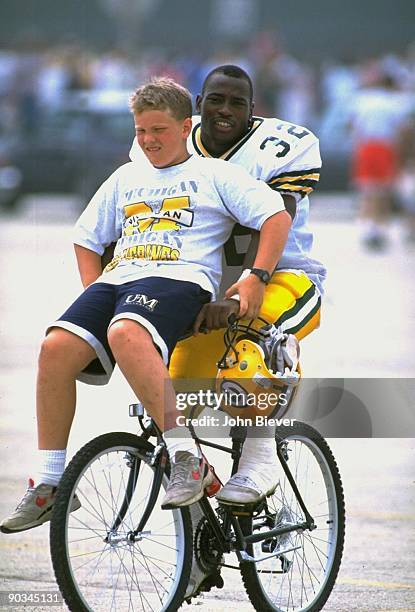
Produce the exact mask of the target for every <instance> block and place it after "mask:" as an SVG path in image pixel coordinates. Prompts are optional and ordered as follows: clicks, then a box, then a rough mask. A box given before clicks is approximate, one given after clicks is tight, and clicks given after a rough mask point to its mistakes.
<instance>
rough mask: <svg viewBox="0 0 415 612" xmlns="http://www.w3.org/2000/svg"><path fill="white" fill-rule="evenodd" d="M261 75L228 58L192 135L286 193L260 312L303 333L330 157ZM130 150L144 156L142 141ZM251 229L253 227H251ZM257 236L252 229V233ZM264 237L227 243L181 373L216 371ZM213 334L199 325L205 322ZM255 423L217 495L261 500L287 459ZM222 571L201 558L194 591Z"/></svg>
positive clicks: (176, 369) (309, 319)
mask: <svg viewBox="0 0 415 612" xmlns="http://www.w3.org/2000/svg"><path fill="white" fill-rule="evenodd" d="M253 97H254V96H253V85H252V81H251V79H250V77H249V75H248V74H247V73H246V72H245V71H244V70H242V69H241V68H240V67H238V66H234V65H222V66H218V67H216V68H214V69H213V70H212V71H211V72H210V73H209V74H208V75H207V77H206V78H205V81H204V83H203V86H202V91H201V93H200V94H199V95H198V96H197V97H196V112H197V113H198V114H197V115H195V116H194V117H193V127H192V131H191V134H190V135H189V138H188V150H189V152H190V153H193V154H194V155H200V156H202V157H216V158H221V159H224V160H227V161H228V162H229V163H232V164H239V165H241V166H243V167H244V168H246V169H247V170H248V171H249V172H250V174H252V175H253V176H254V177H255V178H257V179H259V180H261V181H264V182H265V183H266V184H267V185H268V186H269V188H270V189H273V190H276V191H277V192H278V193H280V194H281V195H282V197H283V200H284V204H285V207H286V210H287V211H288V212H289V213H290V215H291V217H292V225H291V229H290V232H289V236H288V240H287V242H286V245H285V249H284V251H283V255H282V257H281V259H280V261H279V263H278V266H277V268H276V270H275V272H274V273H273V274H272V276H271V278H270V279H268V278H267V276H266V275H262V274H261V272H257V273H258V274H259V275H260V276H262V281H263V282H264V283H266V287H265V297H264V301H263V304H262V308H261V311H260V316H261V317H262V318H264V319H266V320H267V321H269V322H272V323H274V324H275V325H276V326H277V327H279V328H280V330H281V331H282V332H285V333H287V334H294V335H295V336H296V338H297V339H298V340H301V339H302V338H304V337H305V336H306V335H308V334H309V333H310V332H311V331H313V330H314V329H316V328H317V327H318V326H319V323H320V306H321V295H322V290H323V288H322V284H323V281H324V279H325V276H326V270H325V267H324V266H323V265H322V264H321V263H320V262H318V261H316V260H315V259H313V258H312V257H311V255H310V252H311V249H312V244H313V236H312V233H311V231H310V230H309V228H308V216H309V195H310V193H311V192H312V191H313V189H314V187H315V186H316V185H317V183H318V180H319V176H320V167H321V158H320V152H319V144H318V139H317V138H316V136H315V135H314V134H313V133H312V132H311V131H310V130H308V129H307V128H305V127H302V126H299V125H295V124H293V123H290V122H287V121H282V120H281V119H277V118H264V117H257V116H255V115H254V100H253ZM130 157H131V158H132V159H137V158H141V157H142V158H143V163H146V160H145V158H144V156H143V155H142V153H141V150H140V149H139V147H138V145H137V143H136V141H134V142H133V145H132V148H131V151H130ZM247 234H248V235H247ZM248 236H251V238H250V239H249V237H248ZM257 244H258V240H257V235H256V233H255V232H251V231H250V230H246V229H245V228H244V227H241V226H236V228H235V230H234V232H233V234H232V236H231V238H230V239H229V241H228V243H227V244H226V246H225V249H224V259H225V262H224V266H223V277H222V287H223V288H225V287H230V288H229V290H228V291H227V292H226V294H225V296H224V297H223V299H219V300H218V301H216V302H211V303H209V304H207V305H205V306H204V307H203V308H202V310H201V312H200V314H199V317H198V318H197V320H196V324H195V329H194V331H195V335H194V336H192V337H191V338H189V339H186V340H183V341H182V342H179V343H178V344H177V345H176V349H175V351H174V352H173V355H172V359H171V362H170V367H169V371H170V374H171V376H172V378H174V379H212V378H215V376H216V372H217V369H216V363H217V361H218V360H219V359H220V357H221V356H222V354H223V350H224V345H223V328H224V327H226V326H227V321H228V316H229V314H230V313H232V312H234V313H237V312H238V310H239V304H238V302H237V301H236V300H235V298H237V295H236V294H235V289H234V287H232V286H230V284H231V281H233V280H236V279H237V278H238V276H239V275H240V274H241V272H242V274H245V275H246V274H249V270H250V268H251V266H252V263H253V261H254V257H255V253H256V246H257ZM203 328H204V329H205V330H210V333H209V334H199V331H201V330H202V329H203ZM254 429H255V428H251V431H248V437H247V439H246V440H245V443H244V446H243V451H242V456H241V460H240V462H239V469H238V472H237V473H236V474H235V475H234V476H233V477H232V478H231V479H230V480H229V481H228V482H227V483H226V484H225V486H224V487H223V488H222V490H221V491H220V492H219V493H218V494H217V495H216V497H217V498H218V499H220V501H221V502H222V503H230V504H233V503H255V502H256V501H258V500H260V499H261V498H263V497H264V496H265V495H267V494H268V493H269V492H270V491H273V490H274V489H275V487H276V485H277V482H278V473H279V462H278V459H277V453H276V444H275V440H274V435H275V431H274V429H275V428H273V427H271V426H270V427H267V426H264V427H261V430H262V431H261V432H258V428H256V431H254ZM191 510H192V513H191V514H192V522H193V525H196V524H197V521H198V518H199V519H200V516H201V515H200V512H198V510H197V504H195V505H194V506H191ZM222 585H223V581H222V580H221V577H220V575H219V573H218V572H211V574H210V575H205V574H204V573H202V572H201V571H200V570H198V565H197V563H196V562H195V561H193V565H192V572H191V576H190V582H189V588H188V590H187V592H186V597H187V598H190V597H192V596H195V595H197V593H199V592H200V591H201V590H209V588H210V587H211V586H222Z"/></svg>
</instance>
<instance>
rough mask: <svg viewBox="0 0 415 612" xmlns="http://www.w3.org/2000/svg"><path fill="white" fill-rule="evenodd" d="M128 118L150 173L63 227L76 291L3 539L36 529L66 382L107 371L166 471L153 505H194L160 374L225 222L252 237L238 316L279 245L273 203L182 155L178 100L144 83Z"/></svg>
mask: <svg viewBox="0 0 415 612" xmlns="http://www.w3.org/2000/svg"><path fill="white" fill-rule="evenodd" d="M131 108H132V111H133V115H134V121H135V129H136V135H137V140H138V143H139V145H140V147H141V148H142V150H143V151H144V153H145V155H146V156H147V158H148V160H149V161H150V164H151V165H144V164H139V163H134V162H130V163H128V164H125V165H124V166H121V167H120V168H119V169H118V170H116V171H115V172H114V173H113V174H112V175H111V176H110V177H109V179H108V180H107V181H106V182H105V183H104V184H103V185H102V186H101V188H100V189H99V190H98V191H97V193H96V194H95V196H94V197H93V198H92V200H91V202H90V203H89V205H88V207H87V208H86V209H85V211H84V212H83V214H82V215H81V217H80V219H79V221H78V223H77V225H76V234H75V251H76V256H77V260H78V266H79V270H80V274H81V278H82V282H83V284H84V286H85V287H86V289H85V291H84V292H83V293H82V295H81V296H80V297H79V298H78V299H77V300H76V301H75V302H74V303H73V304H72V305H71V306H70V307H69V309H68V310H67V311H66V312H65V313H64V315H62V317H61V318H60V319H59V320H58V321H56V322H55V323H53V324H52V325H51V326H50V328H49V329H48V333H47V336H46V338H45V340H44V341H43V344H42V348H41V353H40V358H39V370H38V381H37V418H38V441H39V449H40V450H39V454H40V457H41V460H42V461H43V464H42V466H41V469H40V473H39V475H38V484H37V486H35V484H34V482H33V481H29V488H28V490H27V492H26V494H25V496H24V497H23V499H22V501H21V502H20V504H19V506H18V507H17V508H16V510H15V512H14V513H13V514H12V515H11V516H10V517H8V518H7V519H5V520H4V521H3V522H2V524H1V526H0V529H1V531H3V532H5V533H11V532H18V531H22V530H25V529H30V528H32V527H35V526H37V525H40V524H42V523H43V522H45V521H47V520H49V518H50V515H51V509H52V506H53V502H54V494H55V489H56V486H57V484H58V482H59V479H60V476H61V474H62V472H63V469H64V464H65V456H66V450H65V449H66V445H67V440H68V436H69V432H70V428H71V424H72V420H73V416H74V412H75V405H76V398H75V381H76V379H79V380H84V381H85V382H89V383H95V384H103V383H105V382H107V380H108V379H109V377H110V375H111V372H112V369H113V367H114V364H115V362H117V363H118V365H119V367H120V369H121V371H122V372H123V374H124V376H125V377H126V379H127V381H128V383H129V384H130V386H131V388H132V389H133V391H134V392H135V393H136V395H137V397H138V398H139V399H140V401H141V402H142V403H143V405H144V406H145V408H146V410H147V412H148V413H149V414H150V415H151V416H152V417H153V418H154V420H155V421H156V423H157V424H158V426H159V427H160V429H161V430H162V431H163V432H164V433H165V438H166V444H167V448H168V452H169V456H170V459H171V462H172V474H171V480H170V484H169V486H168V488H167V491H166V495H165V498H164V500H163V505H164V506H165V507H171V506H183V505H188V504H191V503H193V502H195V501H197V500H198V499H200V498H201V497H202V495H203V491H204V488H205V487H206V486H207V485H208V484H210V481H211V478H212V477H211V473H210V471H209V469H208V466H207V464H206V462H205V461H204V459H203V457H200V456H199V453H198V449H197V447H196V445H195V443H194V441H193V439H192V438H191V436H190V434H189V432H188V431H187V430H186V429H185V428H182V429H181V434H180V435H181V437H175V436H170V434H171V433H172V432H173V431H174V430H176V429H177V422H176V419H177V416H178V415H179V414H180V413H179V412H178V411H177V407H176V398H175V393H174V389H173V385H172V383H171V380H170V378H169V373H168V370H167V365H168V363H169V359H170V355H171V353H172V351H173V349H174V347H175V344H176V342H177V340H178V339H179V338H180V336H182V335H183V334H184V333H185V332H186V331H187V330H189V328H191V327H192V325H193V323H194V321H195V319H196V316H197V314H198V312H199V311H200V309H201V308H202V306H203V304H205V303H206V302H208V301H210V300H211V299H212V298H213V299H214V298H215V297H216V294H217V290H218V285H219V282H220V278H221V248H222V246H223V244H224V243H225V242H226V240H227V238H228V237H229V235H230V233H231V231H232V228H233V226H234V224H235V222H240V223H243V224H244V225H248V226H249V227H251V228H252V229H256V230H260V240H259V247H258V251H257V255H256V258H255V262H254V266H253V268H255V269H257V270H259V271H260V273H259V276H257V275H256V274H255V273H253V274H250V275H249V276H248V277H247V278H245V279H243V280H240V281H238V282H237V283H235V284H234V285H233V286H232V287H230V288H229V290H228V295H229V296H231V295H234V294H236V293H238V294H239V298H240V309H239V313H238V314H239V316H243V317H247V318H253V317H255V316H256V315H257V314H258V312H259V309H260V307H261V304H262V299H263V295H264V287H265V285H264V283H263V281H262V280H261V278H260V276H263V273H264V272H265V273H267V274H268V275H269V274H271V273H272V271H273V270H274V268H275V266H276V264H277V262H278V260H279V258H280V256H281V253H282V251H283V248H284V244H285V241H286V239H287V235H288V232H289V228H290V225H291V217H290V215H289V214H288V213H287V212H286V210H285V206H284V203H283V199H282V197H281V196H280V195H279V194H278V193H276V192H274V191H272V190H270V189H268V187H267V186H266V185H265V184H263V183H260V182H259V181H256V180H255V179H253V178H252V177H251V176H249V174H248V173H247V172H246V171H245V170H243V169H242V168H239V167H236V166H235V167H231V166H230V165H229V164H226V163H225V162H223V161H221V160H216V159H212V160H203V159H200V158H196V157H192V156H191V155H190V154H189V153H188V150H187V146H186V140H187V138H188V136H189V134H190V131H191V127H192V120H191V114H192V105H191V97H190V94H189V92H188V91H187V90H185V89H184V88H183V87H181V86H180V85H177V84H176V83H174V82H173V81H170V80H168V79H156V80H154V81H152V82H151V83H149V84H146V85H144V86H142V87H140V88H139V89H138V90H137V91H136V92H135V94H134V95H133V96H132V99H131ZM114 241H117V244H116V248H115V251H114V258H113V260H112V261H111V262H110V264H109V265H108V266H107V267H106V269H105V270H104V272H103V273H102V274H101V255H102V253H103V252H104V249H105V247H106V246H108V245H109V244H111V243H112V242H114ZM75 501H76V500H75ZM78 503H79V502H78ZM73 509H75V507H74V508H73Z"/></svg>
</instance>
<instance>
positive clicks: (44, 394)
mask: <svg viewBox="0 0 415 612" xmlns="http://www.w3.org/2000/svg"><path fill="white" fill-rule="evenodd" d="M95 357H96V354H95V351H94V349H93V348H92V347H91V346H90V345H89V344H88V343H87V342H85V340H83V339H82V338H79V337H78V336H76V335H75V334H72V333H71V332H69V331H67V330H65V329H61V328H59V327H55V328H53V329H52V330H51V331H50V332H49V334H48V335H47V336H46V338H45V339H44V341H43V343H42V347H41V351H40V355H39V367H38V377H37V389H36V411H37V423H38V443H39V449H64V448H66V446H67V443H68V437H69V432H70V429H71V425H72V421H73V417H74V414H75V406H76V382H75V381H76V376H77V375H78V374H79V372H81V371H82V370H83V369H84V368H85V367H86V366H87V365H88V364H89V363H90V362H91V361H92V360H93V359H95Z"/></svg>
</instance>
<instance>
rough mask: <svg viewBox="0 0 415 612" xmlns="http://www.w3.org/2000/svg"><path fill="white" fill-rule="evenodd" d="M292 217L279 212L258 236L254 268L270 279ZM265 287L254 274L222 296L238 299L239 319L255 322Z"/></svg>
mask: <svg viewBox="0 0 415 612" xmlns="http://www.w3.org/2000/svg"><path fill="white" fill-rule="evenodd" d="M291 222H292V219H291V216H290V215H289V213H288V212H287V211H285V210H284V211H281V212H278V213H276V214H275V215H272V217H269V218H268V219H267V220H266V221H265V223H264V224H263V225H262V227H261V231H260V232H259V244H258V250H257V254H256V256H255V259H254V264H253V266H252V267H253V268H261V269H262V270H266V271H267V272H268V273H269V274H270V275H272V273H273V272H274V270H275V267H276V265H277V263H278V262H279V260H280V258H281V255H282V252H283V250H284V246H285V243H286V241H287V238H288V233H289V231H290V227H291ZM264 292H265V284H264V283H263V282H262V281H261V280H260V279H259V278H258V277H257V276H255V275H254V274H249V276H247V277H246V278H244V279H242V280H239V281H237V282H236V283H234V284H233V285H232V286H231V287H229V289H228V290H227V291H226V292H225V297H226V298H231V297H232V296H234V295H236V294H238V295H239V311H238V316H239V317H242V318H246V319H254V318H255V317H257V316H258V314H259V310H260V308H261V306H262V302H263V299H264Z"/></svg>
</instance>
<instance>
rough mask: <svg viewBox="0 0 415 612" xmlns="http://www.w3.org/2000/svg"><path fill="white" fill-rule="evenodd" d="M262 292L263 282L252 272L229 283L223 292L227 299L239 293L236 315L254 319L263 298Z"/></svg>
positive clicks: (263, 289) (263, 288)
mask: <svg viewBox="0 0 415 612" xmlns="http://www.w3.org/2000/svg"><path fill="white" fill-rule="evenodd" d="M264 292H265V285H264V283H263V282H262V281H261V280H260V279H259V278H258V277H257V276H255V275H254V274H250V275H249V276H247V277H246V278H244V279H242V280H239V281H238V282H237V283H234V284H233V285H231V287H229V289H227V291H226V292H225V297H226V298H228V299H229V298H231V297H232V296H233V295H236V294H239V300H240V304H239V311H238V313H237V315H238V317H239V318H240V319H256V317H257V316H258V315H259V311H260V308H261V306H262V302H263V300H264Z"/></svg>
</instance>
